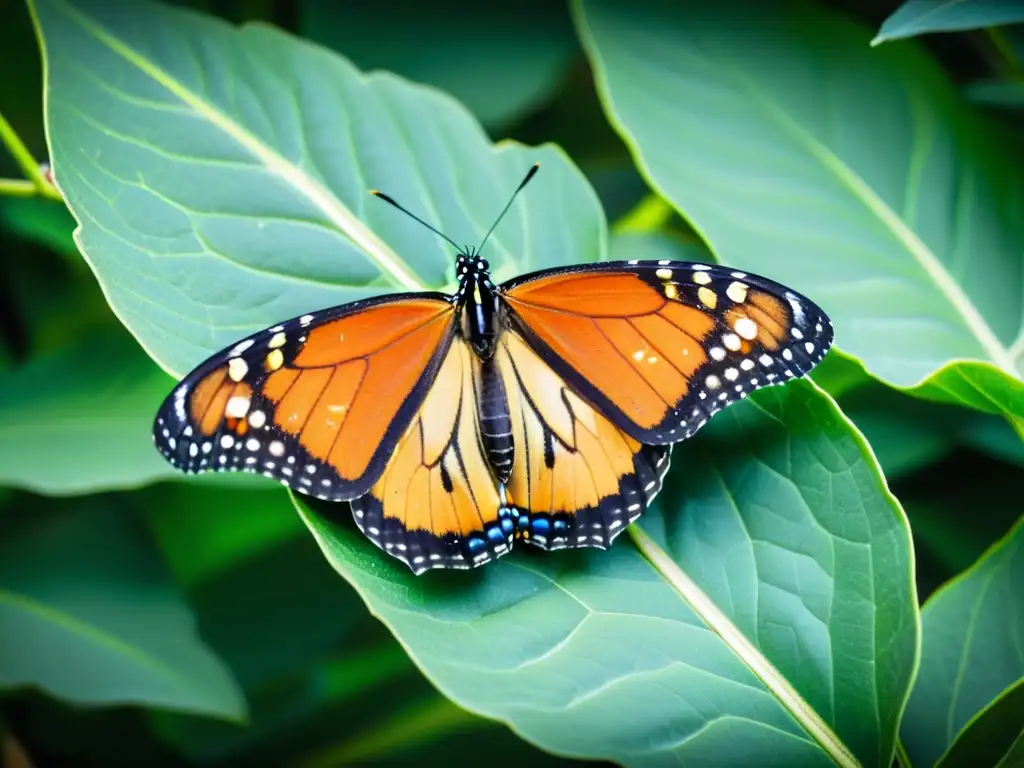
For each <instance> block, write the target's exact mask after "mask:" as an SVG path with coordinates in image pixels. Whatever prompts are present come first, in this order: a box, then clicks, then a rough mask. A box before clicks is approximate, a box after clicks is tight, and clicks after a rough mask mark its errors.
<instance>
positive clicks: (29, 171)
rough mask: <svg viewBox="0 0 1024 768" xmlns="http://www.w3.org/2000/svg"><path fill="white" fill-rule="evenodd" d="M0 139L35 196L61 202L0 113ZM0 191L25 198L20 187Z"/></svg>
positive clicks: (55, 189) (58, 195) (34, 160)
mask: <svg viewBox="0 0 1024 768" xmlns="http://www.w3.org/2000/svg"><path fill="white" fill-rule="evenodd" d="M0 139H3V142H4V144H6V145H7V149H9V150H10V152H11V155H12V156H13V157H14V159H15V160H16V161H17V163H18V165H19V166H21V170H22V172H24V174H25V178H27V179H28V181H29V183H31V185H32V188H33V189H34V190H35V191H36V193H37V194H40V195H42V196H43V197H48V198H50V199H51V200H61V199H62V198H61V194H60V192H59V191H58V190H57V188H56V187H55V186H53V184H51V183H50V182H49V181H47V180H46V177H45V176H43V172H42V170H41V169H40V167H39V163H38V162H36V159H35V158H34V157H32V153H31V152H29V151H28V147H26V146H25V142H23V141H22V140H21V137H20V136H18V134H17V133H16V132H15V130H14V128H13V127H11V124H10V123H9V122H7V118H5V117H4V116H3V113H0ZM15 190H17V191H15ZM0 191H2V192H4V193H6V194H17V195H20V196H25V193H24V192H22V191H20V186H19V187H17V188H15V187H11V186H9V185H5V186H4V187H3V188H2V189H0Z"/></svg>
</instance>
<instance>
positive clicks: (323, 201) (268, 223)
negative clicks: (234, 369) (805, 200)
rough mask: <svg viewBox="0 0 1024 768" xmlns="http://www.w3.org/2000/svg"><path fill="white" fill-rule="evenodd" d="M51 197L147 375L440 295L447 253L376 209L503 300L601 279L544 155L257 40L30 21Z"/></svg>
mask: <svg viewBox="0 0 1024 768" xmlns="http://www.w3.org/2000/svg"><path fill="white" fill-rule="evenodd" d="M32 8H33V10H34V12H35V15H36V19H37V23H38V26H39V29H40V33H41V39H42V43H43V52H44V56H45V57H46V63H47V69H46V71H47V80H46V84H47V91H46V94H47V98H46V117H47V125H48V129H49V139H50V145H51V155H52V159H53V168H54V175H55V179H56V182H57V184H58V185H59V186H60V188H61V190H62V192H63V193H64V196H65V198H66V200H67V203H68V207H69V208H70V210H71V212H72V213H73V214H74V216H75V218H76V219H77V220H78V222H79V225H80V227H79V229H78V230H77V231H76V238H77V240H78V243H79V245H80V247H81V249H82V251H83V253H84V254H85V256H86V259H87V260H88V261H89V263H90V265H91V266H92V267H93V269H94V270H95V272H96V274H97V277H98V278H99V280H100V282H101V283H102V284H103V286H104V290H105V291H106V295H107V298H108V299H109V301H110V303H111V305H112V306H113V308H114V311H115V312H117V314H118V316H119V317H120V318H121V319H122V320H123V321H124V322H125V324H126V325H127V326H128V327H129V328H130V329H131V331H132V332H133V333H134V334H135V336H136V337H137V338H138V339H139V341H140V342H141V343H142V344H143V346H144V347H145V348H146V349H147V350H148V351H149V352H150V354H151V355H152V356H153V357H154V358H156V359H157V361H158V362H160V363H161V364H162V365H163V366H164V367H165V368H167V369H168V370H170V371H173V372H175V373H182V372H184V371H185V370H187V369H188V368H189V367H191V366H192V365H194V364H196V363H198V362H199V361H200V360H201V359H202V358H203V357H204V356H205V355H206V354H208V353H210V352H212V351H214V350H215V349H218V348H221V347H224V346H226V345H227V344H229V343H230V342H231V341H233V340H234V339H237V338H238V337H240V336H242V335H244V334H246V333H248V332H250V331H254V330H256V329H257V328H260V327H263V326H266V325H270V324H273V323H274V322H277V321H279V320H282V319H285V318H288V317H293V316H297V315H301V314H303V313H305V312H308V311H311V310H315V309H318V308H321V307H324V306H329V305H332V304H339V303H342V302H345V301H349V300H352V299H356V298H359V297H362V296H366V295H368V294H372V293H380V292H383V291H385V290H388V289H394V288H413V289H415V288H422V287H425V286H429V287H439V286H441V285H443V284H445V283H446V282H447V281H448V280H449V279H450V278H452V277H453V276H454V258H453V255H452V253H451V249H450V248H449V247H448V246H447V245H446V244H445V243H444V242H442V241H440V239H439V238H436V237H434V236H432V235H430V233H429V232H427V231H426V230H424V229H423V228H422V227H421V226H419V225H418V224H416V223H415V222H414V221H412V220H410V219H408V218H406V217H404V216H402V215H401V214H400V213H398V212H397V211H395V210H394V209H393V208H391V207H389V206H387V205H385V204H384V203H382V202H381V201H379V200H376V199H375V198H373V197H372V196H370V195H369V194H367V190H368V189H369V188H371V187H376V188H380V189H383V190H386V191H387V192H388V193H389V194H392V195H393V196H394V197H396V198H398V199H399V200H400V201H401V202H402V203H403V204H405V205H406V206H407V207H409V208H411V209H413V210H415V211H417V212H419V213H421V214H423V215H424V216H425V217H426V218H428V219H429V220H430V221H431V222H433V223H436V224H438V225H439V226H440V227H441V228H442V229H443V230H444V231H446V232H448V233H450V235H451V236H452V237H453V238H454V239H455V240H456V241H458V242H467V243H469V242H476V241H478V240H479V239H480V238H481V237H482V236H483V234H484V232H485V231H486V230H487V228H488V227H489V226H490V224H491V222H492V221H493V219H494V217H495V216H496V215H497V213H498V212H499V211H500V210H501V208H502V206H503V205H504V203H505V202H506V200H507V198H508V195H509V194H510V193H511V192H512V190H513V189H515V187H516V185H517V184H518V183H519V181H520V180H521V178H522V176H523V174H524V173H525V172H526V170H527V169H528V168H529V166H530V164H531V163H532V162H536V161H542V162H543V164H544V168H543V171H542V173H541V176H540V177H539V178H538V180H537V181H535V182H534V183H533V185H532V186H531V187H530V190H529V193H528V194H526V195H524V196H523V197H522V199H521V200H520V201H519V202H518V203H517V204H516V207H515V209H514V210H513V211H512V212H510V214H509V216H508V217H507V218H506V220H505V221H504V222H503V223H502V226H501V227H500V228H499V230H498V231H497V232H496V233H495V234H494V236H493V237H492V239H491V240H490V241H489V243H488V247H487V257H488V258H489V259H490V260H491V262H492V264H493V265H494V266H495V267H496V270H495V272H496V276H497V277H498V278H500V279H504V278H506V277H510V276H512V275H514V274H517V273H519V272H522V271H526V270H529V269H531V268H536V267H539V266H550V265H554V264H565V263H572V262H577V261H580V260H582V259H583V258H584V257H585V258H586V259H587V260H594V259H600V258H603V254H604V251H605V243H604V237H605V234H604V233H605V226H604V222H603V220H602V217H601V211H600V207H599V205H598V202H597V200H596V198H595V197H594V194H593V192H592V191H591V190H590V188H589V187H588V186H587V185H586V183H585V182H584V181H583V179H582V177H581V176H580V174H579V172H578V171H577V170H576V169H575V167H574V166H572V164H571V163H570V162H569V161H568V160H567V159H566V158H565V156H564V155H563V154H562V153H561V152H560V151H559V150H557V149H556V148H553V147H547V148H542V149H529V150H528V149H524V148H522V147H518V146H512V145H503V146H501V147H498V148H495V147H493V146H492V145H491V144H489V143H488V141H487V139H486V136H485V135H484V133H483V131H482V130H481V129H480V127H479V126H478V125H477V124H476V123H475V122H474V120H473V119H472V117H471V116H470V115H469V113H468V112H467V111H466V110H465V108H463V107H461V106H460V105H459V104H457V103H456V102H454V101H453V100H452V99H451V98H449V97H446V96H445V95H443V94H441V93H439V92H437V91H435V90H434V89H432V88H426V87H421V86H415V85H411V84H409V83H407V82H405V81H402V80H400V79H398V78H396V77H394V76H392V75H390V74H387V73H377V74H373V75H369V76H366V75H363V74H362V73H360V72H359V71H358V70H356V69H355V68H354V67H353V66H352V65H351V64H349V63H348V62H347V61H346V60H344V59H342V58H341V57H340V56H337V55H335V54H332V53H330V52H329V51H326V50H324V49H322V48H320V47H317V46H314V45H310V44H307V43H303V42H301V41H300V40H297V39H295V38H293V37H291V36H289V35H287V34H285V33H283V32H280V31H277V30H275V29H272V28H269V27H267V26H263V25H247V26H245V27H242V28H241V29H234V28H231V27H229V26H228V25H226V24H224V23H222V22H219V21H216V20H214V19H211V18H207V17H203V16H200V15H197V14H194V13H191V12H186V11H182V10H179V9H173V8H168V7H165V6H160V5H155V4H150V3H144V2H122V3H120V4H116V3H110V2H105V0H80V1H79V2H66V1H65V0H39V2H34V3H33V5H32Z"/></svg>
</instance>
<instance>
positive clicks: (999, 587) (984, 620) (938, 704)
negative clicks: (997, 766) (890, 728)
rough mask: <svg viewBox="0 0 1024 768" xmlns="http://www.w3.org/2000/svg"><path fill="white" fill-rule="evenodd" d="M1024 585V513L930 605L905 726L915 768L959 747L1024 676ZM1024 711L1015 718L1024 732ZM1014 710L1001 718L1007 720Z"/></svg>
mask: <svg viewBox="0 0 1024 768" xmlns="http://www.w3.org/2000/svg"><path fill="white" fill-rule="evenodd" d="M1021 584H1024V518H1022V519H1021V520H1020V521H1019V522H1018V523H1017V525H1016V526H1015V527H1014V529H1013V531H1011V532H1010V533H1009V534H1008V535H1007V536H1006V537H1005V538H1004V539H1002V540H1001V541H999V542H998V543H996V544H995V545H994V546H993V547H992V548H991V549H989V550H988V552H986V553H985V554H984V555H983V556H982V557H981V558H980V559H979V560H978V561H977V562H976V563H975V564H974V565H973V566H972V567H971V568H970V569H969V570H967V571H965V572H964V573H963V574H961V575H960V576H958V577H957V578H955V579H954V580H953V581H951V582H949V583H948V584H946V585H945V586H944V587H943V588H942V589H940V590H939V591H938V592H936V593H935V594H934V595H932V597H931V598H930V599H929V600H928V602H927V603H926V604H925V606H924V609H923V611H922V617H921V618H922V629H923V638H924V639H923V643H922V649H921V668H920V671H919V673H918V677H917V682H916V683H915V684H914V689H913V692H912V694H911V697H910V701H909V703H908V704H907V712H906V715H905V717H904V719H903V724H902V726H901V727H900V741H901V743H902V744H903V747H904V749H905V750H906V752H907V755H908V756H909V757H910V759H911V761H912V762H913V765H914V766H930V765H933V764H934V763H935V762H936V761H937V760H938V759H939V758H940V757H941V756H942V755H943V753H944V752H946V751H947V750H951V749H955V748H956V742H957V740H958V739H959V738H961V736H963V735H965V734H966V733H967V730H966V729H967V727H968V726H970V725H971V723H972V721H973V720H975V719H976V718H984V717H986V715H985V710H986V709H988V708H989V707H993V706H995V703H996V699H997V697H999V696H1001V695H1003V693H1004V691H1007V689H1009V688H1010V687H1011V686H1015V685H1019V684H1020V682H1021V680H1024V645H1022V642H1021V638H1022V637H1024V607H1022V603H1021V599H1020V587H1021ZM1019 698H1020V697H1019V695H1018V696H1017V697H1016V699H1017V700H1019ZM1020 712H1021V711H1020V709H1017V711H1016V721H1015V722H1014V721H1012V720H1011V721H1010V722H1009V724H1008V725H1009V727H1010V728H1011V729H1012V728H1013V727H1014V725H1015V726H1016V728H1017V730H1018V732H1019V731H1020ZM1007 714H1008V713H1007V712H1005V711H1001V712H997V713H996V716H997V717H998V718H999V719H1000V721H1001V722H1003V719H1004V718H1006V717H1007ZM1005 727H1006V726H1005V725H1004V729H1005ZM1004 732H1005V731H1004ZM1011 741H1012V739H1011ZM975 764H976V765H982V764H986V763H980V762H979V763H975ZM988 764H990V763H988Z"/></svg>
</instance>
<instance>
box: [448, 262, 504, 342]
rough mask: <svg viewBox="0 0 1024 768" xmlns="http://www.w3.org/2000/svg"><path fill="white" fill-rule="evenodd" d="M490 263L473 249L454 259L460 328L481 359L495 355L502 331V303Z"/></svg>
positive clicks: (455, 296)
mask: <svg viewBox="0 0 1024 768" xmlns="http://www.w3.org/2000/svg"><path fill="white" fill-rule="evenodd" d="M489 269H490V265H488V263H487V261H486V259H482V258H480V257H479V256H477V255H476V254H475V253H474V252H473V250H472V249H467V250H466V252H465V253H460V254H459V257H458V260H457V261H456V270H455V273H456V276H457V277H458V278H459V288H458V290H457V291H456V292H455V295H454V297H453V299H454V301H455V302H456V303H457V305H458V311H459V328H460V330H461V332H462V335H463V337H464V338H465V339H466V341H468V342H469V344H470V346H471V347H472V348H473V351H474V352H475V353H476V354H477V356H478V357H480V359H481V360H489V359H490V358H491V356H492V355H493V354H494V347H495V345H496V344H497V342H498V334H499V333H500V331H501V321H502V317H501V314H502V313H501V302H500V300H499V299H498V292H497V289H496V287H495V285H494V283H492V282H491V277H490V274H489V271H488V270H489Z"/></svg>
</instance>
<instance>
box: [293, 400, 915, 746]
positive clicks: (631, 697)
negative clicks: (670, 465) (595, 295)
mask: <svg viewBox="0 0 1024 768" xmlns="http://www.w3.org/2000/svg"><path fill="white" fill-rule="evenodd" d="M674 464H675V469H674V470H673V472H672V473H671V474H670V486H669V488H670V489H671V488H672V486H673V485H677V487H678V490H677V491H672V490H666V491H663V494H662V499H661V501H660V503H659V504H658V509H656V510H652V511H651V512H649V513H648V515H647V516H646V517H645V518H644V519H643V520H642V521H641V525H640V526H639V527H637V526H634V527H633V528H630V529H629V530H630V531H631V532H632V533H633V534H634V538H635V540H636V546H634V545H633V544H632V543H631V542H629V541H628V540H620V541H618V542H617V543H616V544H615V545H614V546H613V547H612V548H611V549H610V550H609V551H607V552H603V553H601V552H594V553H571V554H570V553H552V554H547V555H545V554H534V553H532V552H529V551H527V552H520V551H518V550H517V552H514V553H513V554H512V555H510V556H509V557H507V558H504V559H503V560H501V561H500V562H498V563H496V564H494V565H490V566H487V567H486V568H484V569H482V572H476V571H474V572H470V573H455V574H450V573H430V574H428V575H425V576H423V577H419V578H416V577H413V576H412V575H411V574H409V573H408V571H407V570H406V569H405V568H404V567H403V566H401V565H397V564H395V563H394V561H392V560H389V559H388V558H387V557H386V556H384V555H382V553H380V552H379V551H378V550H377V549H375V548H374V547H373V546H372V545H370V544H369V543H368V542H367V541H366V540H365V539H364V538H363V537H362V536H360V534H359V533H358V532H356V531H355V529H354V528H353V526H352V525H351V522H350V519H349V517H348V511H347V509H346V508H344V507H341V506H335V507H332V506H330V505H317V506H316V507H308V506H306V505H305V504H304V503H303V502H300V503H299V509H300V511H301V512H302V514H303V516H304V518H305V520H306V523H307V525H309V527H310V529H311V530H312V531H313V533H314V535H315V536H316V537H317V540H318V541H319V542H320V545H321V547H322V548H323V550H324V553H325V554H326V555H327V557H328V558H329V559H330V561H331V562H332V564H333V565H334V566H335V568H337V569H338V571H339V572H340V573H341V574H342V575H343V576H344V577H345V578H346V579H348V580H349V581H350V582H351V583H352V584H353V585H354V586H355V587H356V589H357V590H359V592H360V594H361V595H362V597H363V599H364V600H366V602H367V604H368V605H369V607H370V609H371V610H372V611H373V612H374V613H375V614H376V615H378V616H379V617H380V618H381V619H382V620H383V621H384V622H385V624H387V625H388V627H389V628H390V629H391V630H392V631H393V632H394V633H395V634H396V636H397V637H398V639H399V640H400V641H401V642H402V643H403V645H405V647H406V649H407V650H408V651H409V653H410V655H411V656H412V657H413V659H414V660H415V661H416V662H417V663H418V664H419V665H420V667H421V668H422V669H423V670H424V672H425V673H426V674H427V676H428V677H430V678H431V679H432V680H433V681H434V683H435V684H437V685H438V686H439V687H440V688H441V689H442V690H443V691H444V692H445V693H446V694H447V695H448V696H450V697H451V698H453V699H454V700H455V701H456V702H457V703H459V704H460V705H462V706H464V707H466V708H468V709H471V710H473V711H475V712H479V713H482V714H485V715H488V716H490V717H496V718H499V719H501V720H504V721H506V722H508V723H509V724H510V725H511V726H512V727H513V728H514V729H515V730H516V731H517V732H519V733H520V734H522V735H523V736H525V737H526V738H527V739H529V740H530V741H533V742H534V743H536V744H539V745H540V746H542V747H544V748H545V749H548V750H551V751H554V752H557V753H560V754H567V755H573V756H583V757H595V758H604V759H608V760H614V761H616V762H622V763H625V764H629V765H654V764H663V763H667V762H671V763H672V764H675V763H676V762H677V761H678V762H680V763H686V764H689V763H690V762H694V763H700V762H702V761H707V762H714V763H715V764H729V765H747V764H750V763H751V761H753V760H756V759H757V758H759V757H761V756H763V755H765V754H772V755H773V757H774V759H775V760H776V761H777V762H778V763H779V764H783V765H817V764H820V765H825V764H828V763H829V757H832V758H833V759H835V760H837V761H839V762H840V763H841V764H843V765H854V764H857V763H858V761H859V763H860V764H863V765H879V766H888V765H889V761H890V759H891V756H892V750H893V745H894V742H895V736H896V728H897V724H898V722H899V718H900V713H901V711H902V709H903V703H904V701H905V699H906V696H907V692H908V689H909V685H910V680H911V677H912V674H913V669H914V663H915V654H916V645H917V623H916V617H917V609H916V599H915V594H914V586H913V581H912V574H911V572H912V559H911V553H910V548H909V534H908V530H907V527H906V523H905V520H904V518H903V515H902V513H901V511H900V509H899V507H898V505H897V504H896V502H895V501H894V500H893V498H892V497H891V496H890V495H889V494H888V492H887V491H886V489H885V484H884V481H883V479H882V477H881V475H880V473H879V471H878V468H877V465H876V464H875V463H874V460H873V459H872V458H871V455H870V452H869V450H868V448H867V446H866V444H865V443H864V442H863V439H862V438H861V437H860V436H859V435H858V434H857V433H856V432H855V430H853V429H852V427H851V426H850V423H849V422H848V421H847V420H846V419H845V418H844V417H843V416H842V415H841V414H840V413H839V411H838V410H837V409H836V408H835V406H834V405H833V404H832V402H831V400H829V398H828V397H827V396H825V395H823V394H822V393H821V392H820V390H818V389H817V388H815V387H814V386H813V385H812V384H809V383H805V382H797V383H794V384H792V385H790V386H788V387H786V388H785V389H781V390H780V389H773V390H768V391H764V392H760V393H757V395H756V396H755V397H753V398H751V399H750V400H748V401H746V402H744V403H740V404H738V405H737V406H735V407H733V408H730V409H729V410H728V411H726V412H725V413H724V414H722V415H720V416H719V417H717V418H716V419H715V421H714V422H713V423H712V424H711V425H710V426H709V427H708V428H707V429H706V430H705V431H703V432H702V433H701V434H700V435H698V436H697V437H696V438H694V439H693V440H691V441H689V442H687V443H684V444H683V445H682V446H680V447H679V448H677V449H676V452H675V459H674ZM335 518H337V519H335ZM526 549H529V548H528V547H527V548H526ZM645 555H646V557H645ZM596 723H599V724H600V726H599V727H598V726H596V725H595V724H596Z"/></svg>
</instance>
